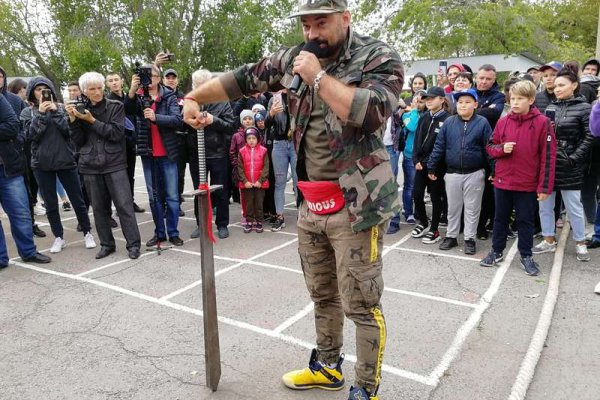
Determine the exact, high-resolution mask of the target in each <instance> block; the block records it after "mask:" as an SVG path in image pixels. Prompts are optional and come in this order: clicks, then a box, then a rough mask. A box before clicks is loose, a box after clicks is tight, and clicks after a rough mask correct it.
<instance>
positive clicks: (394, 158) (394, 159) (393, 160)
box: [385, 146, 400, 225]
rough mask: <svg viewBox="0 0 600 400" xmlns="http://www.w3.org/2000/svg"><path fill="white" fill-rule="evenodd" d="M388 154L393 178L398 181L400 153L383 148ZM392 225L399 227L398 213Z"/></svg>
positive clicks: (387, 147)
mask: <svg viewBox="0 0 600 400" xmlns="http://www.w3.org/2000/svg"><path fill="white" fill-rule="evenodd" d="M385 149H386V150H387V152H388V154H389V155H390V164H391V166H392V173H393V174H394V178H395V179H396V180H397V179H398V162H399V160H400V153H399V152H397V151H396V150H394V146H385ZM391 224H392V225H400V213H397V214H394V216H393V217H392V221H391Z"/></svg>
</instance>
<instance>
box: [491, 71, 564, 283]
mask: <svg viewBox="0 0 600 400" xmlns="http://www.w3.org/2000/svg"><path fill="white" fill-rule="evenodd" d="M535 96H536V88H535V85H534V84H533V83H532V82H529V81H520V82H517V83H515V84H514V85H513V86H512V87H511V88H510V105H511V112H510V113H509V114H508V115H507V116H506V117H503V118H502V119H500V121H499V122H498V125H497V126H496V129H495V130H494V133H493V136H492V139H491V141H490V142H489V143H488V145H487V152H488V154H489V155H490V157H491V158H493V159H495V160H496V164H495V174H494V186H495V188H496V190H495V200H496V211H495V216H494V230H493V244H492V250H491V251H490V253H489V254H488V255H487V256H486V257H485V258H484V259H483V260H481V262H480V265H481V266H483V267H492V266H494V265H495V264H496V263H497V262H500V261H502V259H503V258H504V253H503V252H504V249H505V248H506V239H507V236H508V224H509V220H510V215H511V213H512V210H513V207H514V209H515V212H516V217H517V221H516V222H517V228H518V232H519V242H518V246H519V253H520V254H521V265H522V266H523V267H524V268H525V272H527V274H528V275H532V276H535V275H537V274H538V273H539V269H538V265H537V263H536V262H535V261H533V258H532V251H531V249H532V247H533V233H534V232H533V227H534V218H535V214H536V206H537V203H536V201H537V200H539V201H544V200H546V199H547V198H548V195H549V194H551V193H552V188H553V186H554V168H555V164H556V139H555V137H554V129H553V128H552V126H551V124H550V122H549V120H548V118H546V117H545V116H543V115H542V114H541V113H540V112H539V111H538V109H537V108H535V107H533V103H534V101H535Z"/></svg>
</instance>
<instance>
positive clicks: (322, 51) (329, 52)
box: [315, 38, 345, 59]
mask: <svg viewBox="0 0 600 400" xmlns="http://www.w3.org/2000/svg"><path fill="white" fill-rule="evenodd" d="M316 42H317V43H319V47H318V50H317V52H315V55H316V56H317V58H321V59H326V58H332V57H333V56H335V55H336V54H337V52H338V51H339V50H340V49H341V48H342V47H343V46H344V42H345V39H343V38H342V39H340V40H339V41H338V42H336V43H334V44H333V45H330V44H329V43H327V42H326V41H320V40H317V41H316ZM322 45H324V46H325V47H321V46H322Z"/></svg>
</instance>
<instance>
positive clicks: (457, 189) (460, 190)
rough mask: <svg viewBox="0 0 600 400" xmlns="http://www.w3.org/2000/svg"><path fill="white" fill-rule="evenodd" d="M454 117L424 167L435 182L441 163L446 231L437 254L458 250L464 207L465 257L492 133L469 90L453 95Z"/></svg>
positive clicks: (473, 248)
mask: <svg viewBox="0 0 600 400" xmlns="http://www.w3.org/2000/svg"><path fill="white" fill-rule="evenodd" d="M453 96H454V98H455V100H456V111H457V115H454V116H452V117H450V118H448V119H447V120H446V121H445V122H444V125H443V126H442V129H440V133H439V134H438V136H437V139H436V141H435V145H434V148H433V152H432V153H431V156H430V158H429V162H428V163H427V168H428V170H429V179H431V180H433V181H435V180H437V179H438V176H437V174H438V172H437V168H438V167H439V165H440V163H441V162H443V161H444V160H445V162H446V166H447V173H446V176H445V178H444V180H445V182H446V194H447V196H448V230H447V232H446V238H445V239H444V241H443V242H442V244H440V250H450V249H451V248H453V247H456V246H458V241H457V240H456V238H457V237H458V234H459V231H460V217H461V212H462V210H463V205H464V215H465V217H464V220H465V221H464V222H465V229H464V237H465V254H475V253H476V252H477V248H476V244H475V235H476V233H477V223H478V221H479V212H480V211H481V198H482V195H483V187H484V180H485V167H486V165H487V154H486V152H485V146H486V143H487V141H488V139H489V137H490V135H491V133H492V128H491V127H490V124H489V123H488V121H487V120H486V119H485V118H484V117H482V116H480V115H476V114H475V109H476V108H477V92H476V91H475V90H473V89H467V90H463V91H461V92H456V93H454V95H453Z"/></svg>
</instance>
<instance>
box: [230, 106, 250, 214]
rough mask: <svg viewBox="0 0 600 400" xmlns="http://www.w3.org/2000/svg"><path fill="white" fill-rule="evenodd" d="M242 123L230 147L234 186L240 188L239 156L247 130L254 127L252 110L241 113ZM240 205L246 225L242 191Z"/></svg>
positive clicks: (232, 138) (244, 142) (244, 143)
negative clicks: (238, 173)
mask: <svg viewBox="0 0 600 400" xmlns="http://www.w3.org/2000/svg"><path fill="white" fill-rule="evenodd" d="M240 122H241V123H242V126H241V127H240V128H239V129H238V130H237V132H236V133H234V134H233V136H232V137H231V145H230V146H229V162H230V163H231V171H233V184H234V186H235V187H238V186H239V182H240V177H239V176H238V175H237V171H238V154H239V152H240V149H241V148H242V147H244V146H245V145H246V133H245V132H246V129H248V128H250V127H252V126H254V113H253V112H252V110H242V112H241V113H240ZM240 205H241V207H242V224H245V223H246V202H245V201H244V195H243V192H242V191H241V190H240Z"/></svg>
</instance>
